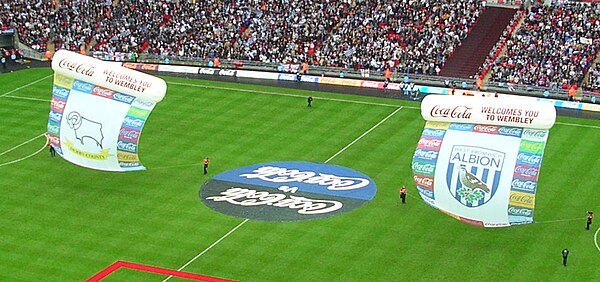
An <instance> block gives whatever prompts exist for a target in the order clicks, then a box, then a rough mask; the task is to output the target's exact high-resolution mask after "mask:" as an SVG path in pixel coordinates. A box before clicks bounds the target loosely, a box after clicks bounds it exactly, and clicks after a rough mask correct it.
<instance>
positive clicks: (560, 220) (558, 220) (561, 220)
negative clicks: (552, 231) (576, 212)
mask: <svg viewBox="0 0 600 282" xmlns="http://www.w3.org/2000/svg"><path fill="white" fill-rule="evenodd" d="M584 219H585V217H578V218H569V219H556V220H544V221H534V223H554V222H565V221H575V220H584Z"/></svg>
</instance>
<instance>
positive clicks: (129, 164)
mask: <svg viewBox="0 0 600 282" xmlns="http://www.w3.org/2000/svg"><path fill="white" fill-rule="evenodd" d="M141 165H142V164H141V163H140V162H119V166H120V167H137V166H141Z"/></svg>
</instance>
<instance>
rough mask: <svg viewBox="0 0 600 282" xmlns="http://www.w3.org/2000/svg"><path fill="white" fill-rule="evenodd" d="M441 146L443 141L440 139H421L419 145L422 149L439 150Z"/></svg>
mask: <svg viewBox="0 0 600 282" xmlns="http://www.w3.org/2000/svg"><path fill="white" fill-rule="evenodd" d="M440 145H442V140H440V139H428V138H421V139H420V140H419V144H418V146H419V147H421V148H431V149H434V148H439V147H440Z"/></svg>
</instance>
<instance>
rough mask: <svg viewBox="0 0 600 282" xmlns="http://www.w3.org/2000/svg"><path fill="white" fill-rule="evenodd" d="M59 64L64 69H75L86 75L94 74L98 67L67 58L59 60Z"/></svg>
mask: <svg viewBox="0 0 600 282" xmlns="http://www.w3.org/2000/svg"><path fill="white" fill-rule="evenodd" d="M58 66H59V67H60V68H63V69H67V70H70V71H74V72H76V73H79V74H83V75H85V76H90V77H91V76H93V75H94V71H95V70H96V68H95V67H94V66H92V65H90V64H86V63H81V62H76V61H71V60H69V59H67V58H64V59H62V60H60V61H59V62H58Z"/></svg>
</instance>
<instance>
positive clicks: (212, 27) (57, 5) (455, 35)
mask: <svg viewBox="0 0 600 282" xmlns="http://www.w3.org/2000/svg"><path fill="white" fill-rule="evenodd" d="M1 5H2V9H1V10H0V26H1V27H2V28H3V29H5V28H7V27H9V26H12V27H14V28H15V29H16V30H17V32H18V35H19V37H20V40H21V41H22V42H24V43H26V44H27V45H29V46H31V47H32V48H33V49H35V50H39V51H42V52H43V51H45V50H46V48H48V47H49V46H48V45H47V44H48V43H50V44H52V46H53V48H56V49H69V50H73V51H79V50H80V49H82V48H84V49H87V51H101V52H107V53H118V52H121V53H127V52H138V53H149V54H153V55H158V56H162V57H167V56H181V57H191V58H201V59H213V58H222V59H230V60H252V61H260V62H265V63H279V64H289V63H295V64H300V63H302V62H307V63H308V64H310V65H319V66H330V67H342V68H353V69H371V70H377V71H383V70H385V69H387V68H391V69H393V70H395V71H397V72H398V73H401V74H428V75H436V74H438V73H439V71H440V70H441V68H442V67H443V65H444V63H445V62H446V60H447V58H448V56H449V55H450V54H451V53H452V52H453V51H454V50H455V49H456V48H457V47H458V46H459V45H460V42H461V41H462V40H463V39H464V38H465V37H466V36H467V34H468V32H469V30H470V28H471V27H472V26H473V25H474V23H475V22H476V21H477V19H478V18H479V16H480V14H481V13H482V11H483V10H484V9H485V7H484V6H485V4H484V3H483V2H482V1H476V0H432V1H429V0H400V1H384V0H342V1H331V0H112V1H111V0H101V1H90V0H34V1H21V0H6V1H3V4H1ZM598 15H599V5H596V4H591V5H582V4H565V3H559V4H557V5H554V6H551V7H546V6H542V5H537V6H534V7H532V8H531V10H530V11H529V12H528V13H527V14H526V15H525V21H524V23H523V24H522V26H521V27H520V28H519V29H517V30H516V32H514V35H513V36H512V37H510V38H508V39H507V40H506V43H505V44H506V46H507V48H506V54H504V56H502V57H500V58H498V59H496V60H495V61H494V62H491V64H492V66H491V68H490V71H491V80H492V81H496V82H499V83H507V84H528V85H537V86H542V87H550V88H561V87H563V88H566V87H569V85H571V84H578V85H580V84H582V83H583V84H584V85H586V86H587V87H590V88H592V89H598V84H599V83H598V77H600V75H598V67H596V69H593V70H592V71H590V75H589V81H583V78H584V75H585V72H586V71H587V69H588V68H589V67H590V65H591V61H592V60H593V59H594V58H595V55H596V53H597V50H598V48H599V47H600V20H599V17H598ZM486 64H487V63H486ZM486 68H487V66H483V67H482V69H486Z"/></svg>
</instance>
